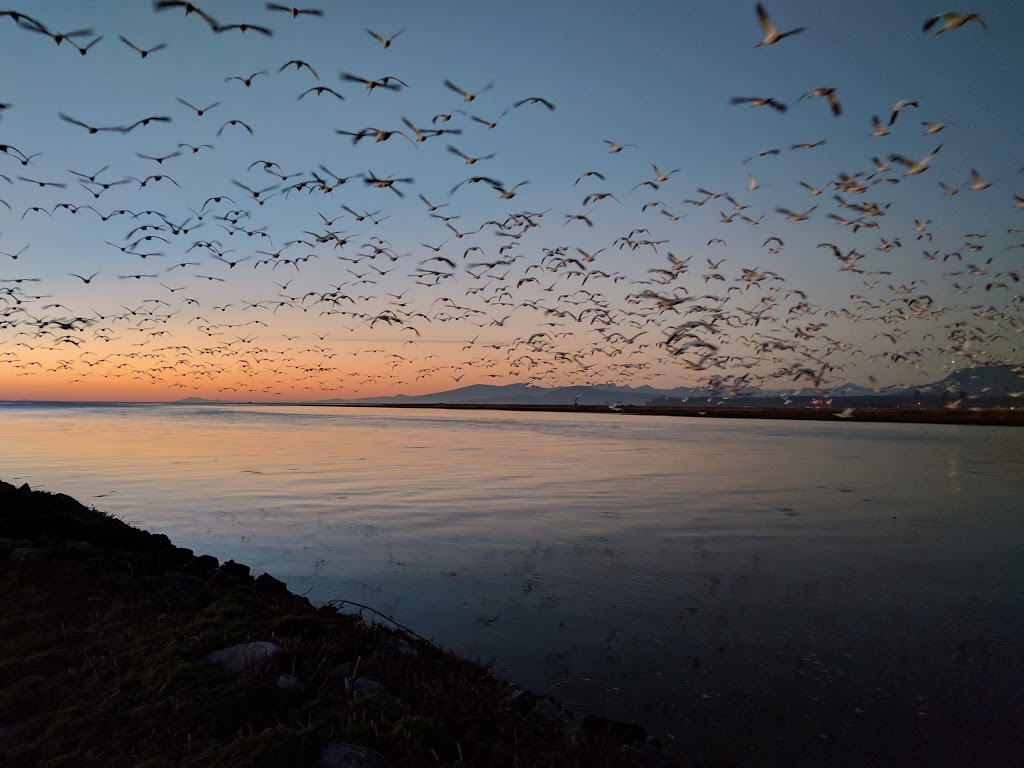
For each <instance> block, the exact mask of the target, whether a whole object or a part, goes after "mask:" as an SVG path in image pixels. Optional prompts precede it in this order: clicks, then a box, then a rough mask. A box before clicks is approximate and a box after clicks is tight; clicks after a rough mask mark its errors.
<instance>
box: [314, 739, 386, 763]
mask: <svg viewBox="0 0 1024 768" xmlns="http://www.w3.org/2000/svg"><path fill="white" fill-rule="evenodd" d="M390 765H391V763H389V762H388V761H387V759H386V758H385V757H384V755H382V754H381V753H380V752H374V751H373V750H372V749H367V748H366V747H357V746H356V745H355V744H338V743H336V742H333V741H332V742H330V743H328V744H327V746H326V747H324V751H323V752H322V753H321V754H320V759H319V760H317V762H316V768H390Z"/></svg>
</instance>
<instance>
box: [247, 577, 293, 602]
mask: <svg viewBox="0 0 1024 768" xmlns="http://www.w3.org/2000/svg"><path fill="white" fill-rule="evenodd" d="M254 587H255V589H256V591H257V592H263V593H265V594H268V595H272V596H273V597H287V596H288V595H289V592H288V585H287V584H285V583H284V582H283V581H280V580H279V579H275V578H274V577H273V576H271V575H270V574H269V573H263V574H260V576H259V577H257V579H256V583H255V584H254Z"/></svg>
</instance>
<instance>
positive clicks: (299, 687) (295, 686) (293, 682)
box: [277, 674, 306, 692]
mask: <svg viewBox="0 0 1024 768" xmlns="http://www.w3.org/2000/svg"><path fill="white" fill-rule="evenodd" d="M277 687H278V688H280V689H281V690H282V691H295V692H301V691H304V690H305V689H306V686H305V685H303V684H302V681H301V680H299V678H297V677H295V675H286V674H283V675H281V676H280V677H278V678H277Z"/></svg>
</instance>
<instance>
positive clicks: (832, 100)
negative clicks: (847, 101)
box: [797, 87, 843, 117]
mask: <svg viewBox="0 0 1024 768" xmlns="http://www.w3.org/2000/svg"><path fill="white" fill-rule="evenodd" d="M819 96H821V97H824V98H826V99H828V105H829V107H831V109H832V114H833V115H835V116H836V117H839V115H841V114H842V112H843V107H842V105H841V104H840V103H839V99H837V98H836V89H835V88H829V87H823V88H815V89H814V90H813V91H810V92H809V93H805V94H804V95H803V96H801V97H800V98H799V99H797V101H802V100H804V99H809V98H815V97H819Z"/></svg>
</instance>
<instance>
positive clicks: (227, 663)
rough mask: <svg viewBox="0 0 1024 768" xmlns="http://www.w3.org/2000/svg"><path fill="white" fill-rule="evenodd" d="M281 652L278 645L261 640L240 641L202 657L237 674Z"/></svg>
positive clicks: (228, 672)
mask: <svg viewBox="0 0 1024 768" xmlns="http://www.w3.org/2000/svg"><path fill="white" fill-rule="evenodd" d="M281 652H282V649H281V647H280V646H277V645H274V644H273V643H269V642H266V641H265V640H263V641H257V642H254V643H240V644H239V645H233V646H231V647H230V648H223V649H221V650H219V651H214V652H213V653H208V654H206V656H204V657H203V661H210V662H215V663H219V664H220V665H221V669H222V670H223V671H224V672H225V673H226V674H229V675H238V674H241V673H242V672H244V671H246V670H247V669H250V668H252V667H254V666H256V665H257V664H260V663H261V662H263V661H266V660H267V659H271V658H273V657H274V656H276V655H277V654H279V653H281Z"/></svg>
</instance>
